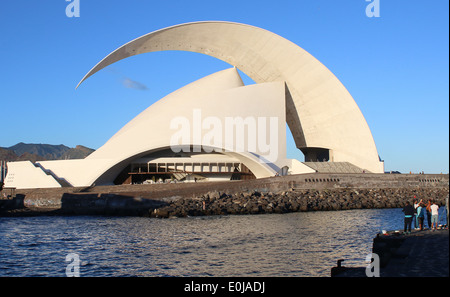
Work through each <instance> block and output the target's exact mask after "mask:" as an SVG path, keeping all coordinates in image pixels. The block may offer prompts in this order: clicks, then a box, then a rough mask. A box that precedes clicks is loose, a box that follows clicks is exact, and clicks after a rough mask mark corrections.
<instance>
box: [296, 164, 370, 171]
mask: <svg viewBox="0 0 450 297" xmlns="http://www.w3.org/2000/svg"><path fill="white" fill-rule="evenodd" d="M303 164H305V165H306V166H308V167H310V168H312V169H314V170H316V171H317V172H319V173H363V172H366V173H370V172H369V171H368V170H365V171H364V170H363V169H361V168H359V167H357V166H355V165H353V164H352V163H349V162H303Z"/></svg>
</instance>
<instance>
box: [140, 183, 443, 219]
mask: <svg viewBox="0 0 450 297" xmlns="http://www.w3.org/2000/svg"><path fill="white" fill-rule="evenodd" d="M448 193H449V189H448V188H415V189H411V188H394V189H330V190H296V189H291V190H288V191H282V192H277V193H273V192H259V191H250V192H243V193H234V194H232V193H226V192H218V191H213V192H209V193H207V194H204V195H201V196H199V197H194V198H182V199H177V200H174V201H172V202H170V203H168V204H167V205H164V206H162V207H159V208H155V209H150V210H149V213H148V215H149V216H151V217H158V218H168V217H186V216H204V215H240V214H265V213H289V212H304V211H334V210H349V209H374V208H400V207H403V206H404V205H405V202H406V201H407V200H409V201H410V202H412V199H413V197H414V196H417V197H418V198H419V199H423V200H424V201H425V200H428V199H435V200H436V201H437V203H438V204H441V205H444V204H445V197H446V196H447V195H448Z"/></svg>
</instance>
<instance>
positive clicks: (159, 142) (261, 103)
mask: <svg viewBox="0 0 450 297" xmlns="http://www.w3.org/2000/svg"><path fill="white" fill-rule="evenodd" d="M285 94H286V86H285V83H284V82H272V83H263V84H256V85H250V86H244V84H243V82H242V79H241V77H240V76H239V73H238V71H237V69H236V68H231V69H227V70H223V71H219V72H217V73H214V74H212V75H209V76H207V77H205V78H202V79H200V80H198V81H195V82H193V83H191V84H189V85H187V86H185V87H183V88H181V89H179V90H177V91H175V92H173V93H171V94H169V95H167V96H166V97H164V98H162V99H161V100H159V101H157V102H156V103H154V104H152V105H151V106H149V107H148V108H147V109H146V110H144V111H143V112H142V113H141V114H139V115H138V116H136V117H135V118H134V119H132V120H131V121H130V122H129V123H128V124H126V125H125V126H124V127H123V128H122V129H121V130H119V131H118V132H117V133H116V134H115V135H114V136H113V137H111V138H110V139H109V140H108V142H106V143H105V144H104V145H103V146H102V147H101V148H99V149H98V150H96V151H95V152H93V153H92V154H91V155H89V156H88V157H86V158H85V159H81V160H59V161H41V162H37V164H36V165H33V164H32V163H31V162H22V163H20V162H12V163H11V165H9V168H10V171H9V173H8V176H7V182H6V186H8V187H16V188H18V189H23V188H46V187H55V186H61V185H63V186H64V185H70V186H78V187H83V186H91V185H92V184H94V183H95V184H96V185H100V184H112V183H113V181H114V179H115V178H116V177H117V176H118V175H119V173H120V172H121V171H122V170H123V169H124V168H125V167H126V166H127V165H129V164H130V163H131V162H132V161H134V160H138V159H140V158H142V157H145V156H149V154H152V153H155V152H159V151H163V150H167V149H173V147H178V146H187V147H189V148H190V146H191V145H197V146H203V148H206V149H216V152H218V153H222V154H223V155H225V156H226V158H228V159H229V160H231V161H233V162H234V161H238V162H240V163H242V164H244V165H245V166H246V167H247V168H248V169H250V170H251V172H252V173H253V174H254V175H255V177H256V178H263V177H270V176H274V175H276V174H277V173H278V172H280V171H281V169H282V167H284V166H288V167H289V168H291V169H292V170H291V172H292V173H311V172H314V170H312V169H311V168H309V167H307V166H306V165H304V164H302V163H300V162H295V160H287V159H286V124H285V122H286V119H285V114H286V110H285ZM247 118H248V119H250V120H252V119H255V122H254V123H258V125H259V122H257V119H258V118H264V119H271V118H273V119H276V124H275V125H273V129H272V130H267V131H266V130H259V126H258V131H255V133H253V135H255V136H254V137H255V138H254V140H255V141H256V142H257V143H259V142H258V141H259V140H261V139H262V142H263V143H267V142H268V141H267V140H269V139H270V142H269V143H270V144H274V145H275V146H274V147H272V146H271V149H270V151H269V152H267V151H266V150H265V149H261V148H260V146H259V145H258V146H255V147H254V148H251V146H250V147H249V145H248V144H249V142H244V143H243V144H242V145H240V146H229V145H227V138H226V135H227V134H226V130H224V129H226V127H223V126H221V124H223V123H226V122H227V119H232V120H233V119H244V120H245V119H247ZM177 119H181V120H184V122H185V123H187V124H188V125H189V127H188V128H187V130H183V131H181V132H183V133H180V135H182V136H183V137H181V138H179V140H180V141H179V142H176V143H174V142H173V139H174V135H175V136H176V134H177V132H178V131H179V128H178V127H174V121H175V124H176V123H177V122H176V121H177ZM207 119H209V120H210V121H209V123H212V122H215V123H219V125H216V126H214V129H213V128H211V127H208V125H206V124H205V123H207V122H208V121H207ZM196 125H197V126H196ZM175 126H176V125H175ZM196 127H197V128H198V127H200V129H201V133H200V135H199V137H196V131H198V130H197V129H196ZM216 127H219V128H220V129H219V128H218V129H215V128H216ZM248 127H250V125H248V126H244V125H241V126H239V128H238V126H237V125H236V126H233V129H234V130H235V131H236V132H234V134H233V138H232V139H233V142H232V143H233V145H234V144H238V143H239V142H238V141H237V139H238V136H237V130H238V129H239V130H241V131H242V130H245V129H250V128H248ZM271 127H272V126H271ZM234 130H233V131H234ZM247 131H248V132H247V135H246V136H249V135H250V134H251V133H250V130H247ZM259 131H264V133H265V134H261V133H259ZM208 133H209V134H208ZM207 134H208V135H210V136H214V139H215V140H216V141H214V142H205V139H208V138H207V137H205V135H207ZM186 135H187V137H186V138H185V136H186ZM271 135H276V139H272V138H271ZM216 136H217V137H216ZM243 138H244V137H243ZM175 139H176V140H177V139H178V138H175ZM245 139H246V138H245ZM204 158H206V159H208V158H209V157H208V156H207V154H204ZM211 158H214V156H211ZM267 159H270V160H269V161H270V162H262V160H267ZM15 163H17V164H15ZM30 177H33V178H32V180H33V181H32V182H30Z"/></svg>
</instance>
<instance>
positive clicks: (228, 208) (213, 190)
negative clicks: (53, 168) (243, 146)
mask: <svg viewBox="0 0 450 297" xmlns="http://www.w3.org/2000/svg"><path fill="white" fill-rule="evenodd" d="M448 182H449V176H448V175H443V174H439V175H397V174H319V173H316V174H305V175H292V176H285V177H272V178H266V179H259V180H250V181H230V182H212V183H191V184H156V185H122V186H98V187H92V188H57V189H31V190H21V191H19V190H18V191H17V197H16V198H15V199H14V201H11V200H10V201H6V202H5V201H1V200H0V213H3V215H5V213H7V214H9V215H14V213H24V212H27V211H31V210H32V211H34V212H40V213H44V212H46V213H50V212H51V213H54V214H69V215H71V214H74V215H77V214H94V215H138V216H151V217H171V216H176V217H184V216H198V215H221V214H259V213H286V212H297V211H317V210H346V209H359V208H396V207H403V206H404V203H405V201H406V200H410V201H412V198H413V196H414V195H416V196H417V197H419V198H422V199H424V200H427V199H436V200H437V201H438V203H441V204H443V203H445V197H446V196H447V195H448V192H449V187H448ZM2 209H3V211H2Z"/></svg>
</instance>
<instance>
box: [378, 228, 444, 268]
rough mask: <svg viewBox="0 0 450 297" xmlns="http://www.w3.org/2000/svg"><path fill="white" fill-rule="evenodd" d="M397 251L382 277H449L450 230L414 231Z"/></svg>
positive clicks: (406, 237) (406, 236)
mask: <svg viewBox="0 0 450 297" xmlns="http://www.w3.org/2000/svg"><path fill="white" fill-rule="evenodd" d="M403 236H404V237H405V240H404V241H403V243H402V245H401V246H400V247H399V248H398V249H397V251H396V252H395V253H394V254H393V256H392V258H391V259H390V260H389V262H388V264H387V265H386V267H384V268H381V269H380V273H381V277H449V230H448V229H446V230H436V231H430V230H424V231H413V232H412V233H411V234H410V235H403Z"/></svg>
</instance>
